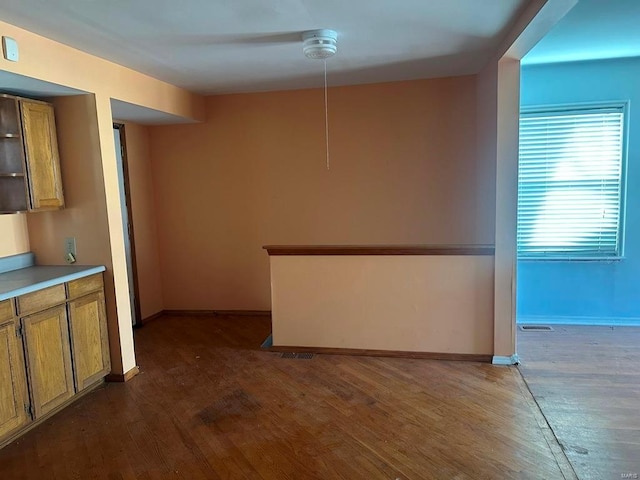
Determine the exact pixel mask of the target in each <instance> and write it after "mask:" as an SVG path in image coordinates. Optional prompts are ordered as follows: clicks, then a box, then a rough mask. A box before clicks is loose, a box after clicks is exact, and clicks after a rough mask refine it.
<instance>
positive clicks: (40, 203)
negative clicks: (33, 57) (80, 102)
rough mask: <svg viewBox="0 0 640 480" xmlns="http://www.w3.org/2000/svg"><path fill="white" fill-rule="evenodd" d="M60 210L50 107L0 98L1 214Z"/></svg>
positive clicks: (55, 148)
mask: <svg viewBox="0 0 640 480" xmlns="http://www.w3.org/2000/svg"><path fill="white" fill-rule="evenodd" d="M63 206H64V196H63V192H62V177H61V173H60V158H59V154H58V141H57V137H56V126H55V119H54V114H53V106H52V105H50V104H48V103H46V102H40V101H37V100H30V99H26V98H20V97H15V96H12V95H6V94H0V213H15V212H22V211H27V210H28V211H39V210H51V209H59V208H62V207H63Z"/></svg>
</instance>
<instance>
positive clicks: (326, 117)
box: [323, 59, 329, 170]
mask: <svg viewBox="0 0 640 480" xmlns="http://www.w3.org/2000/svg"><path fill="white" fill-rule="evenodd" d="M323 62H324V137H325V141H326V152H327V170H329V100H328V98H327V60H326V59H325V60H323Z"/></svg>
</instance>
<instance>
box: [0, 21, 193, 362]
mask: <svg viewBox="0 0 640 480" xmlns="http://www.w3.org/2000/svg"><path fill="white" fill-rule="evenodd" d="M0 30H1V31H2V34H3V35H8V36H10V37H13V38H15V39H16V40H17V42H18V44H19V46H20V61H19V62H15V63H14V62H8V61H6V60H3V59H0V69H2V70H6V71H7V72H11V73H16V74H19V75H24V76H28V77H32V78H36V79H39V80H44V81H47V82H52V83H56V84H59V85H63V86H67V87H73V88H76V89H80V90H83V91H86V92H88V93H91V94H92V95H93V99H94V102H95V104H94V106H93V107H91V109H92V110H93V114H92V115H89V113H88V112H85V113H86V114H83V115H78V123H77V124H76V125H75V126H76V127H77V129H78V131H84V130H86V129H87V127H86V126H83V125H82V123H83V122H91V125H90V126H89V129H90V130H91V134H92V135H91V137H89V138H88V139H83V140H79V142H80V143H81V144H83V143H84V142H85V141H86V142H89V143H90V144H91V145H88V144H87V145H85V146H86V149H87V151H90V152H91V155H92V159H95V158H96V155H97V157H99V159H100V163H99V165H100V169H101V170H100V171H93V170H92V174H93V175H95V177H93V178H84V177H83V178H82V179H81V181H82V182H89V183H94V184H95V185H98V186H99V187H100V188H97V189H96V190H95V191H94V193H93V198H91V199H90V201H91V202H93V203H94V205H93V206H92V208H93V210H94V212H95V215H96V216H95V217H94V218H93V219H91V220H90V221H89V219H88V218H87V217H84V216H81V217H74V216H73V211H71V212H68V213H66V214H65V215H67V217H66V218H67V222H66V223H65V222H48V221H46V220H44V218H45V217H40V218H39V219H38V220H36V221H35V223H37V224H38V225H39V226H38V227H35V226H34V227H33V228H32V231H31V230H30V231H29V239H30V242H31V244H32V245H35V246H36V247H35V248H37V250H39V251H40V255H39V259H41V261H43V262H44V261H45V259H50V261H51V263H56V264H57V263H61V262H60V260H59V257H58V253H57V248H58V246H57V241H56V244H53V243H51V244H48V243H47V242H48V240H47V239H48V238H53V239H56V238H57V239H59V238H61V237H64V236H76V237H80V236H83V235H85V234H86V233H85V232H86V230H87V229H89V228H95V229H96V230H98V231H101V232H103V234H104V238H103V239H101V241H100V242H98V243H96V244H95V247H92V248H96V249H97V250H100V252H99V253H97V254H96V257H100V258H105V259H110V261H106V260H105V261H103V262H102V263H104V264H105V265H107V268H108V269H109V270H108V272H107V278H110V276H111V277H112V278H113V289H111V288H108V290H107V292H106V300H107V304H108V306H107V311H108V314H109V329H110V333H111V336H112V337H113V338H112V350H111V353H112V358H111V363H112V369H113V371H114V372H115V373H122V372H126V371H129V370H131V369H132V368H133V367H135V355H134V350H133V334H132V332H131V310H130V301H129V289H128V283H129V280H128V276H127V269H126V262H125V254H124V252H125V250H124V234H123V229H122V222H121V218H122V210H121V204H120V197H119V190H118V170H117V167H116V165H117V163H116V154H115V144H114V140H113V128H112V121H113V118H112V114H111V99H112V98H115V99H119V100H123V101H126V102H129V103H133V104H136V105H142V106H145V107H148V108H152V109H155V110H159V111H163V112H166V113H170V114H173V115H177V116H180V117H184V118H188V119H192V120H199V119H202V118H203V116H204V105H203V104H202V101H201V98H200V97H199V96H198V95H194V94H191V93H189V92H187V91H185V90H183V89H180V88H178V87H175V86H173V85H169V84H167V83H165V82H161V81H159V80H156V79H154V78H151V77H149V76H147V75H143V74H141V73H139V72H136V71H134V70H131V69H128V68H125V67H122V66H120V65H117V64H114V63H112V62H108V61H106V60H103V59H100V58H98V57H94V56H92V55H89V54H87V53H84V52H82V51H80V50H76V49H73V48H71V47H68V46H66V45H63V44H60V43H57V42H54V41H52V40H49V39H47V38H44V37H42V36H39V35H37V34H35V33H32V32H29V31H26V30H24V29H21V28H18V27H15V26H13V25H10V24H7V23H4V22H0ZM89 117H90V118H89ZM92 166H94V165H93V164H92ZM62 176H63V178H64V177H65V172H64V171H63V172H62ZM67 183H68V182H67ZM101 206H103V207H104V208H102V207H101ZM39 215H45V216H55V214H51V213H40V214H39ZM87 222H90V223H87ZM30 223H34V222H30ZM35 223H34V224H35ZM41 224H47V228H46V229H45V228H44V226H42V225H41ZM92 225H93V226H95V227H93V226H92ZM2 226H3V227H6V230H7V235H9V236H19V235H21V232H23V230H24V220H20V219H19V220H17V221H14V220H11V221H3V224H2ZM41 228H42V230H41ZM45 231H46V233H45ZM3 233H4V232H3ZM45 235H48V237H47V236H45ZM21 248H23V246H17V247H15V248H13V249H8V253H16V250H18V249H21ZM80 248H81V247H80V246H79V249H80ZM44 252H47V253H44ZM36 253H38V252H36ZM108 287H109V286H108ZM116 332H117V334H116ZM114 345H115V348H114Z"/></svg>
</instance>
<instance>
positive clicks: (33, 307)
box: [18, 283, 66, 316]
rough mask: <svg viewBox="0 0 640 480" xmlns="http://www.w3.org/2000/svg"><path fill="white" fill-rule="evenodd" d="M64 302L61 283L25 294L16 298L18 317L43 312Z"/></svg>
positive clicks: (64, 297)
mask: <svg viewBox="0 0 640 480" xmlns="http://www.w3.org/2000/svg"><path fill="white" fill-rule="evenodd" d="M65 300H66V295H65V291H64V284H62V283H61V284H60V285H54V286H53V287H49V288H45V289H43V290H38V291H37V292H33V293H27V294H26V295H21V296H19V297H18V315H20V316H22V315H24V314H26V313H30V312H38V311H40V310H45V309H47V308H49V307H53V306H55V305H59V304H61V303H64V302H65Z"/></svg>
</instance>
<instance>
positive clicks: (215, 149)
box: [151, 76, 492, 309]
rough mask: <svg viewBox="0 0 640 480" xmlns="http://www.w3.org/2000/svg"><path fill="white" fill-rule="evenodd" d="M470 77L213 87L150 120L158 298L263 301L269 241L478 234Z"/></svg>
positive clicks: (483, 233)
mask: <svg viewBox="0 0 640 480" xmlns="http://www.w3.org/2000/svg"><path fill="white" fill-rule="evenodd" d="M475 107H476V86H475V78H474V77H472V76H468V77H458V78H443V79H434V80H420V81H413V82H399V83H388V84H376V85H362V86H354V87H340V88H331V89H330V91H329V116H330V117H329V118H330V120H329V122H330V127H329V128H330V163H331V168H330V170H329V171H327V168H326V159H325V147H324V145H325V142H324V106H323V96H322V90H299V91H287V92H274V93H260V94H247V95H229V96H221V97H211V98H209V102H208V120H207V122H205V123H203V124H198V125H185V126H172V127H170V128H169V127H153V128H151V152H152V158H153V172H154V181H155V191H156V192H157V206H156V212H157V218H158V232H159V236H160V258H161V264H162V282H163V288H164V305H165V308H167V309H269V308H270V293H269V262H268V258H267V254H266V252H264V251H263V250H262V249H261V247H262V246H263V245H265V244H385V243H387V244H397V243H436V244H437V243H449V244H474V243H475V244H478V243H483V242H486V239H487V238H491V236H492V230H491V228H492V224H491V222H490V221H487V222H483V221H477V220H476V219H475V213H476V208H475V204H476V198H477V183H476V174H477V172H476V169H477V165H476V161H475V155H476V145H475V141H476V136H475V128H476V116H475Z"/></svg>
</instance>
